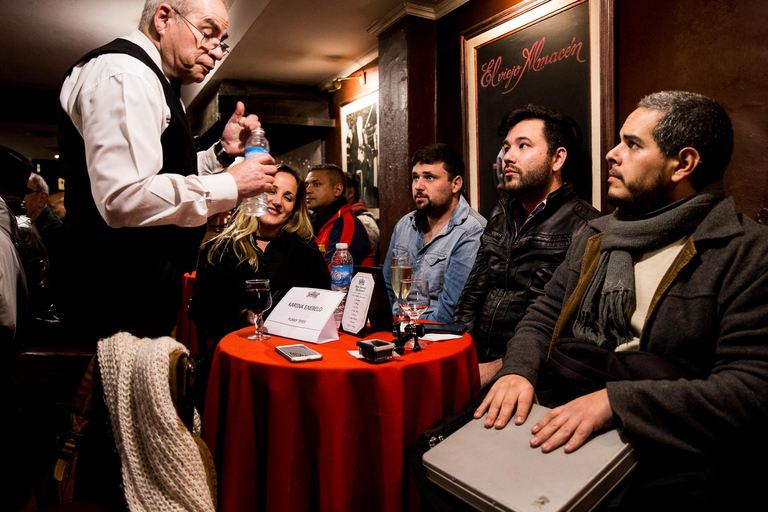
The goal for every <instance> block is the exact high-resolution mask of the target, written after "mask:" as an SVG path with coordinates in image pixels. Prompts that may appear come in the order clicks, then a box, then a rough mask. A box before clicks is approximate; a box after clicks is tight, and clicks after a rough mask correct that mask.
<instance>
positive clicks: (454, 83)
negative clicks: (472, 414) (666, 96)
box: [436, 0, 768, 220]
mask: <svg viewBox="0 0 768 512" xmlns="http://www.w3.org/2000/svg"><path fill="white" fill-rule="evenodd" d="M518 3H520V2H519V1H514V0H506V1H501V0H485V1H471V2H468V3H467V4H465V5H463V6H462V7H460V8H458V9H456V10H455V11H453V12H451V13H450V14H448V15H446V16H444V17H443V18H441V19H440V20H439V21H438V24H437V48H438V51H437V71H436V77H437V133H436V138H437V140H438V141H441V142H446V143H448V144H450V145H452V146H454V147H455V148H457V149H460V150H461V151H464V149H465V147H464V141H465V135H464V133H463V121H462V119H463V116H464V104H463V100H462V96H461V90H462V74H461V72H462V67H461V60H462V54H461V33H462V32H464V31H466V30H468V29H470V28H472V27H473V26H475V25H477V24H479V23H481V22H483V21H485V20H487V19H489V18H492V17H494V16H497V15H498V14H500V13H502V12H503V11H505V10H507V9H509V8H511V7H513V6H515V5H516V4H518ZM615 6H616V43H615V48H616V55H617V57H616V60H617V62H616V66H617V67H616V77H617V80H616V94H617V96H616V105H617V112H616V116H617V117H616V120H617V124H616V126H617V131H618V129H619V128H620V127H621V125H622V123H623V122H624V119H626V117H627V115H628V114H629V113H630V112H631V111H632V110H633V109H634V105H635V103H636V102H637V101H638V100H639V99H640V98H641V97H642V96H643V95H645V94H648V93H651V92H654V91H660V90H665V89H685V90H691V91H695V92H699V93H702V94H705V95H707V96H710V97H712V98H714V99H716V100H717V101H719V102H720V103H722V104H723V106H725V108H726V109H727V110H728V112H729V113H730V114H731V117H732V120H733V124H734V132H735V138H736V141H735V150H734V156H733V158H732V160H731V165H730V167H729V169H728V172H727V173H726V180H725V181H726V189H727V190H728V192H729V193H731V194H733V195H734V196H735V198H736V203H737V206H738V207H739V210H740V211H742V212H744V213H746V214H747V215H749V216H751V217H753V218H754V217H757V216H758V213H759V212H760V210H761V209H764V208H765V207H766V206H768V204H767V203H768V201H767V200H766V199H767V198H768V152H766V151H765V150H764V148H766V147H768V105H767V103H768V37H765V35H764V28H763V25H764V24H763V23H762V20H765V19H766V18H767V17H768V2H765V0H720V1H715V0H675V1H671V2H670V1H669V0H643V1H638V0H616V2H615ZM614 138H615V137H614ZM597 157H598V158H603V157H604V155H597ZM762 215H764V216H766V219H767V220H768V210H764V211H763V213H762Z"/></svg>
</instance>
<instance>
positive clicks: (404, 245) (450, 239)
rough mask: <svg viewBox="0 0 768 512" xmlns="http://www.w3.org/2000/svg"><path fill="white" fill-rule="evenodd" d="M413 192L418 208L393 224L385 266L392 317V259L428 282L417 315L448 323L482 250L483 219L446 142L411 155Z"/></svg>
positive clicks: (458, 159)
mask: <svg viewBox="0 0 768 512" xmlns="http://www.w3.org/2000/svg"><path fill="white" fill-rule="evenodd" d="M412 165H413V173H412V178H413V182H412V184H411V191H412V193H413V200H414V202H415V203H416V210H415V211H413V212H411V213H409V214H408V215H406V216H404V217H403V218H402V219H400V221H399V222H398V223H397V225H396V226H395V230H394V232H393V233H392V239H391V240H390V243H389V250H388V251H387V259H386V260H385V262H384V280H385V282H386V283H387V293H388V294H389V302H390V304H391V306H392V312H393V314H397V313H398V310H399V308H398V305H397V299H396V297H395V294H394V292H393V291H392V284H391V275H390V274H391V272H390V264H391V260H392V256H393V255H395V254H397V255H401V254H407V255H409V256H410V258H411V266H412V267H413V274H412V275H411V277H413V278H414V279H428V280H429V295H430V298H431V302H430V305H429V308H428V309H427V311H426V312H425V313H424V314H423V315H422V316H421V317H420V318H422V319H424V320H433V321H436V322H443V323H449V322H450V321H451V319H452V318H453V309H454V307H455V306H456V302H457V301H458V300H459V296H460V295H461V291H462V289H463V288H464V282H465V281H466V280H467V276H468V275H469V272H470V270H471V269H472V265H473V264H474V262H475V256H476V255H477V250H478V248H479V247H480V235H481V234H482V232H483V229H484V228H485V223H486V221H485V219H484V218H483V217H482V216H481V215H480V214H479V213H477V212H476V211H475V210H473V209H472V208H471V207H470V206H469V203H467V201H466V199H464V197H462V195H461V191H462V188H463V187H464V161H463V160H462V158H461V156H460V155H459V154H458V153H457V152H456V151H455V150H453V149H452V148H450V147H449V146H447V145H445V144H432V145H429V146H425V147H423V148H421V149H419V150H418V151H417V152H416V154H414V155H413V161H412Z"/></svg>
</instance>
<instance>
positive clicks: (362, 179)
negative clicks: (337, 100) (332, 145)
mask: <svg viewBox="0 0 768 512" xmlns="http://www.w3.org/2000/svg"><path fill="white" fill-rule="evenodd" d="M341 143H342V145H343V146H344V147H343V148H342V152H341V153H342V155H345V158H344V159H343V161H342V169H343V170H344V172H351V173H352V174H354V175H355V176H357V180H358V183H359V184H360V200H361V201H363V202H364V203H365V204H366V206H367V207H368V209H369V210H371V209H374V210H373V211H372V213H373V215H374V217H378V207H379V92H378V91H375V92H372V93H371V94H368V95H367V96H364V97H362V98H360V99H358V100H355V101H352V102H350V103H347V104H346V105H342V106H341Z"/></svg>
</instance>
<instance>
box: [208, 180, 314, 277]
mask: <svg viewBox="0 0 768 512" xmlns="http://www.w3.org/2000/svg"><path fill="white" fill-rule="evenodd" d="M277 172H278V173H281V172H284V173H286V174H290V175H291V176H293V177H294V179H295V180H296V185H297V190H296V198H295V201H294V206H293V213H292V214H291V217H290V218H289V219H288V222H286V223H285V224H284V225H283V227H282V229H281V230H280V232H281V233H295V234H296V235H298V236H299V238H301V239H302V240H304V241H305V242H309V241H310V240H312V238H313V234H312V224H311V223H310V221H309V211H308V210H307V188H306V186H305V184H304V178H302V177H301V175H300V174H299V173H298V172H297V171H295V170H294V169H292V168H291V167H288V166H287V165H281V166H280V167H278V169H277ZM258 230H259V219H258V217H251V216H250V215H246V214H245V213H244V212H243V207H242V205H240V206H238V207H237V209H236V210H235V213H234V215H233V216H232V220H230V221H229V224H228V225H227V227H226V228H225V229H224V231H222V232H221V233H220V234H219V235H216V237H215V238H213V239H211V241H210V243H211V244H212V245H211V250H210V251H208V263H211V264H214V258H216V256H217V255H218V262H221V258H222V257H223V256H224V253H225V252H226V250H227V249H228V248H229V247H230V246H231V247H232V251H233V252H234V253H235V256H236V257H237V259H238V260H239V262H240V263H242V262H243V261H246V260H247V261H248V263H249V264H250V265H251V266H252V267H253V268H254V270H255V269H257V268H258V266H259V253H258V251H256V243H255V242H254V240H253V238H252V235H254V234H255V233H256V232H257V231H258Z"/></svg>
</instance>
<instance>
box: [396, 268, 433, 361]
mask: <svg viewBox="0 0 768 512" xmlns="http://www.w3.org/2000/svg"><path fill="white" fill-rule="evenodd" d="M398 300H399V302H400V309H402V310H404V311H405V312H406V313H407V314H408V317H409V318H410V319H411V322H410V323H411V325H415V324H416V323H417V321H418V320H419V317H420V316H421V315H422V313H424V312H425V311H426V310H427V308H428V307H429V303H430V297H429V281H428V280H426V279H403V280H401V281H400V296H399V299H398ZM419 346H421V347H422V348H424V347H426V346H427V344H426V343H424V342H421V341H420V342H419ZM413 347H414V342H413V340H411V341H409V342H408V343H406V344H405V348H413Z"/></svg>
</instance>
